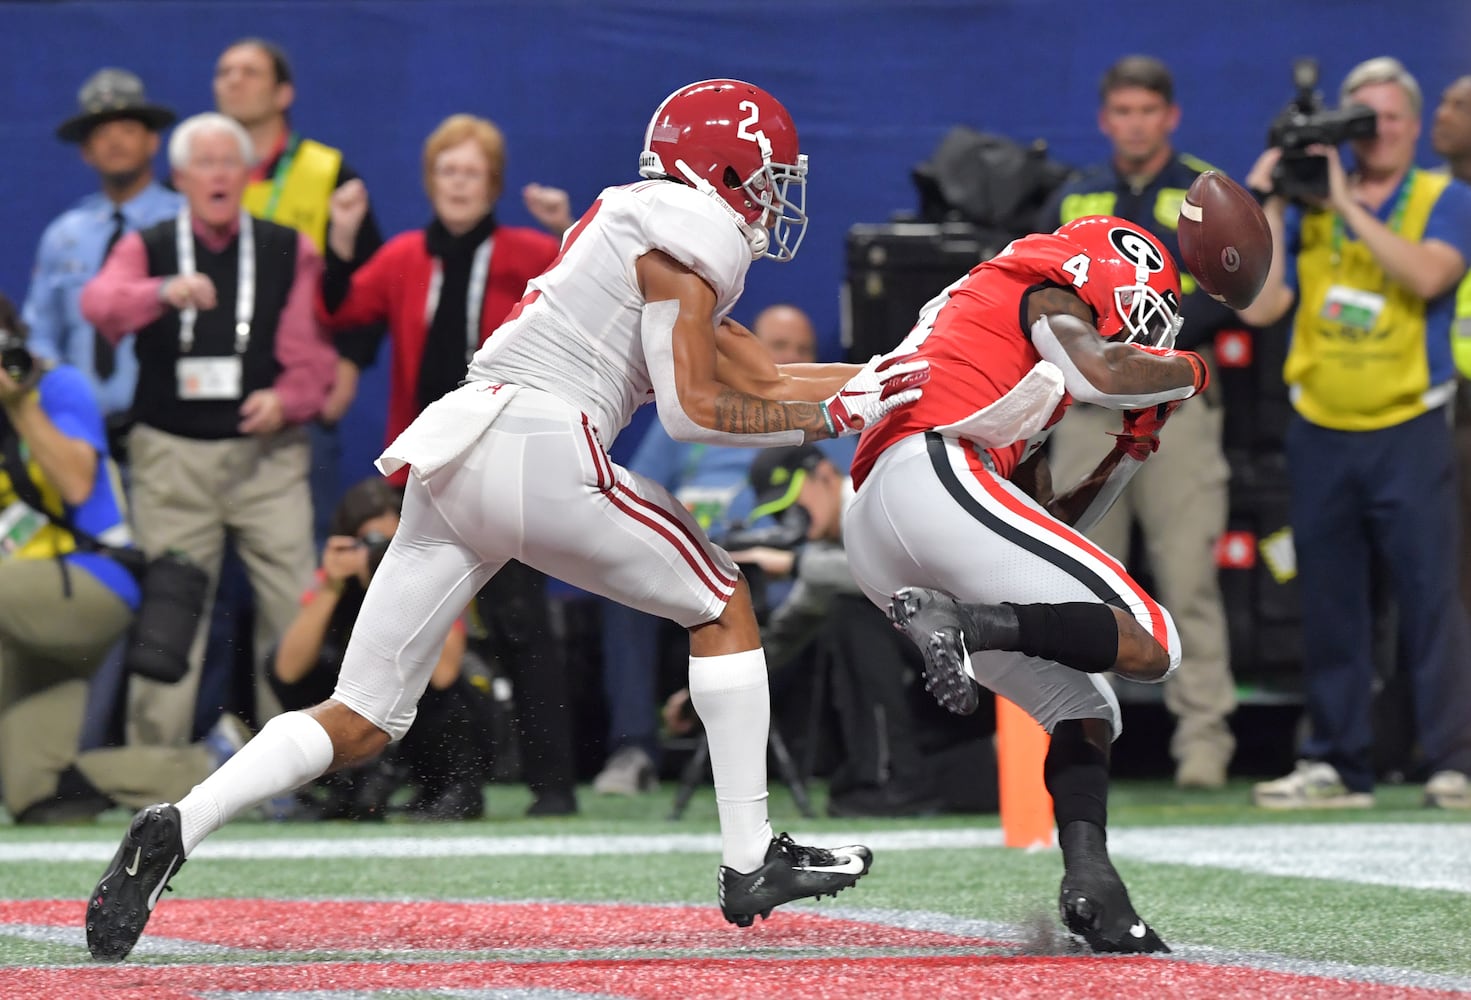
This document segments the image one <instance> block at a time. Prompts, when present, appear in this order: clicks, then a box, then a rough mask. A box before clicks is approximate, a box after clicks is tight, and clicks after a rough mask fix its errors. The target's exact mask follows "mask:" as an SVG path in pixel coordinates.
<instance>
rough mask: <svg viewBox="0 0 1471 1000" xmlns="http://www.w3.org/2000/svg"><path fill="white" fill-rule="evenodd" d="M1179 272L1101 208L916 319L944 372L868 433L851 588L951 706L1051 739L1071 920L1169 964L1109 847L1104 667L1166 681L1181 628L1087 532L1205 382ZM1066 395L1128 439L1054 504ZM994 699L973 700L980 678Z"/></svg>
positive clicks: (1108, 713) (1094, 942) (1108, 704)
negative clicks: (1015, 708)
mask: <svg viewBox="0 0 1471 1000" xmlns="http://www.w3.org/2000/svg"><path fill="white" fill-rule="evenodd" d="M1179 296H1180V288H1179V275H1178V272H1177V271H1176V268H1175V263H1174V261H1173V259H1172V258H1171V256H1170V255H1169V254H1168V253H1167V252H1165V250H1164V248H1163V247H1161V246H1160V244H1159V243H1158V242H1157V241H1156V240H1155V238H1154V237H1153V236H1151V235H1149V234H1148V233H1147V232H1145V231H1144V230H1143V229H1141V228H1139V227H1137V226H1135V225H1133V224H1132V223H1129V222H1126V221H1124V220H1122V219H1117V218H1112V217H1108V216H1089V217H1087V218H1083V219H1078V220H1075V221H1074V222H1071V223H1069V224H1067V225H1066V226H1063V227H1062V228H1061V229H1059V230H1057V231H1056V232H1055V233H1050V234H1042V235H1036V236H1028V237H1026V238H1024V239H1020V240H1017V241H1016V242H1014V243H1012V244H1011V245H1010V246H1009V247H1007V248H1006V249H1005V250H1004V251H1002V253H1001V254H999V255H997V256H996V257H995V258H994V259H992V260H990V261H987V262H985V263H983V264H981V265H979V266H978V267H976V268H975V269H974V270H972V271H971V272H970V273H969V274H968V275H966V276H965V277H964V278H962V279H960V280H959V281H957V282H955V283H954V284H952V285H951V286H950V287H949V288H947V289H945V291H944V292H942V293H941V294H940V295H939V296H937V297H936V298H935V299H934V300H932V301H931V302H930V303H928V304H927V305H926V306H925V307H924V309H923V310H921V313H920V316H919V321H918V323H917V324H916V325H915V327H914V329H913V330H912V331H911V332H910V334H909V336H908V337H907V338H906V341H905V343H904V345H903V346H902V347H901V349H900V351H901V352H902V351H904V350H913V351H915V352H916V355H915V356H916V357H920V358H923V359H925V360H927V361H929V363H930V369H929V371H930V380H929V383H928V384H927V385H926V386H925V393H924V396H923V397H922V398H921V399H920V400H919V402H917V403H915V404H914V405H913V406H911V407H908V408H907V409H905V410H902V411H900V412H897V413H895V414H894V415H893V416H892V417H890V418H889V419H888V420H887V421H885V422H884V423H882V424H878V425H875V426H874V427H873V428H871V429H869V430H868V431H866V432H865V433H864V435H863V437H862V438H861V439H860V441H859V445H858V452H857V455H856V457H855V458H854V463H853V482H854V484H855V486H856V487H857V496H856V497H855V499H854V501H853V503H852V504H851V506H850V507H849V509H848V512H847V514H846V520H845V522H844V523H845V528H844V534H845V537H846V538H847V539H848V558H849V562H850V564H851V566H852V570H853V574H854V576H855V578H856V579H857V580H858V582H859V584H860V585H861V586H862V587H863V589H864V592H865V593H866V594H867V595H868V597H869V599H870V600H872V601H873V602H874V603H875V604H877V605H879V606H880V607H884V608H887V609H889V613H890V617H891V618H892V619H893V620H894V623H895V625H896V626H897V627H898V628H899V629H900V631H903V632H905V633H906V634H908V635H909V636H910V638H912V639H913V640H914V641H915V643H916V644H918V645H919V647H920V649H921V651H922V652H923V653H924V656H925V665H926V669H925V675H926V677H925V683H926V686H927V687H928V688H929V689H930V691H931V692H932V693H933V694H934V695H935V696H936V697H937V698H938V699H939V700H940V702H941V703H942V704H944V705H945V706H946V707H947V708H949V709H950V710H951V711H953V712H957V713H960V714H968V713H969V712H973V711H975V709H976V706H977V704H978V701H979V694H980V691H979V686H984V687H986V688H989V689H991V690H992V691H995V692H996V693H997V694H1000V695H1002V696H1004V697H1006V698H1008V699H1010V700H1011V701H1013V702H1015V703H1016V704H1017V705H1020V706H1021V707H1022V708H1024V709H1026V710H1027V711H1028V712H1030V713H1031V714H1032V716H1033V717H1034V718H1036V719H1037V721H1038V722H1040V723H1041V724H1042V725H1043V726H1044V727H1046V728H1047V730H1048V731H1049V732H1050V733H1051V734H1052V741H1051V747H1050V749H1049V751H1048V754H1047V762H1046V767H1045V770H1044V777H1045V780H1046V784H1047V790H1048V791H1049V792H1050V793H1051V794H1052V800H1053V809H1054V816H1055V819H1056V822H1057V828H1058V839H1059V841H1060V842H1061V845H1062V850H1063V862H1064V868H1065V871H1064V874H1063V879H1062V892H1061V900H1060V904H1059V905H1060V907H1061V911H1062V917H1063V920H1064V922H1065V923H1066V924H1067V926H1068V928H1069V929H1070V930H1072V931H1073V932H1074V933H1076V934H1079V935H1080V936H1082V937H1083V938H1084V939H1085V940H1086V941H1087V942H1088V944H1089V945H1090V946H1091V947H1092V948H1093V949H1094V950H1095V951H1132V952H1149V951H1167V950H1168V949H1167V948H1166V946H1165V944H1164V942H1163V941H1161V940H1160V938H1159V936H1158V935H1157V934H1155V932H1154V931H1153V930H1151V929H1150V928H1149V927H1148V925H1146V924H1145V923H1144V921H1143V920H1141V919H1140V918H1139V916H1138V914H1136V913H1135V912H1134V908H1133V905H1132V904H1131V903H1130V901H1129V895H1128V892H1127V891H1126V890H1125V888H1124V884H1123V881H1122V880H1121V879H1120V878H1119V875H1118V873H1117V872H1116V871H1115V870H1114V867H1113V864H1112V862H1110V860H1109V857H1108V851H1107V848H1106V844H1105V832H1104V831H1105V827H1106V824H1107V800H1108V757H1109V746H1110V744H1111V743H1112V742H1113V740H1114V739H1115V738H1117V736H1118V734H1119V731H1120V728H1121V726H1120V716H1119V705H1118V701H1117V699H1116V698H1115V696H1114V694H1113V690H1112V688H1111V687H1110V685H1109V683H1108V681H1107V680H1106V679H1105V678H1103V677H1102V676H1101V675H1102V674H1103V673H1105V672H1108V671H1113V672H1114V673H1116V674H1118V675H1119V676H1122V677H1125V678H1128V679H1130V680H1134V681H1145V682H1157V681H1160V680H1163V679H1164V678H1165V677H1166V676H1167V675H1168V674H1169V672H1170V671H1171V670H1173V669H1174V668H1175V667H1176V666H1177V665H1178V664H1179V662H1180V641H1179V636H1178V635H1177V634H1176V631H1175V626H1174V623H1173V621H1172V620H1171V619H1170V616H1169V614H1168V613H1167V612H1166V611H1165V609H1164V608H1162V607H1161V606H1160V605H1159V604H1158V603H1157V602H1155V601H1154V600H1153V599H1151V598H1150V596H1149V595H1148V594H1146V593H1145V592H1144V591H1143V589H1142V588H1140V586H1139V585H1138V584H1137V583H1135V582H1134V580H1133V579H1132V578H1131V577H1130V576H1129V574H1128V573H1127V571H1126V570H1125V569H1124V567H1123V566H1122V565H1121V564H1120V563H1118V562H1117V561H1116V560H1114V559H1113V558H1111V557H1110V556H1109V555H1108V554H1106V553H1105V552H1103V551H1102V550H1101V549H1099V548H1098V547H1096V546H1094V545H1093V544H1091V543H1090V542H1089V541H1088V540H1087V539H1086V538H1085V537H1084V536H1083V534H1082V531H1083V530H1085V528H1086V526H1087V525H1088V524H1090V523H1092V521H1093V520H1095V519H1096V518H1097V517H1099V516H1101V515H1102V513H1103V512H1104V511H1105V510H1106V509H1107V507H1108V505H1109V504H1110V503H1111V502H1112V499H1113V498H1114V497H1116V496H1117V495H1118V491H1119V490H1120V489H1121V488H1122V485H1123V484H1124V483H1125V482H1127V480H1128V477H1129V476H1130V475H1132V473H1133V471H1134V470H1136V469H1137V468H1138V467H1139V463H1141V462H1143V461H1144V460H1145V459H1146V458H1148V457H1149V455H1150V453H1151V452H1152V451H1153V450H1154V449H1155V448H1157V447H1158V438H1157V436H1156V435H1157V432H1158V430H1159V427H1160V425H1161V424H1162V423H1163V422H1164V420H1165V418H1166V417H1167V416H1168V415H1169V413H1170V412H1171V411H1172V410H1173V409H1174V408H1175V407H1177V406H1178V405H1179V404H1180V402H1181V401H1183V400H1185V399H1188V398H1189V397H1190V396H1193V395H1195V394H1196V393H1198V392H1200V391H1201V390H1202V389H1203V388H1204V387H1205V383H1206V379H1207V375H1206V368H1205V365H1204V363H1203V362H1202V361H1201V359H1200V358H1199V356H1197V355H1194V354H1191V353H1189V352H1186V351H1173V350H1170V347H1171V345H1172V344H1173V343H1174V338H1175V334H1176V333H1177V332H1178V330H1179V326H1180V316H1179V305H1178V304H1179ZM1073 400H1086V401H1087V402H1090V403H1096V404H1099V405H1102V406H1106V407H1109V408H1112V409H1115V410H1119V411H1120V412H1121V413H1122V421H1121V427H1120V430H1119V432H1118V434H1117V435H1116V437H1115V443H1114V446H1113V447H1112V448H1111V449H1110V450H1109V452H1108V454H1107V455H1106V456H1105V457H1104V458H1103V460H1102V462H1101V463H1100V464H1099V465H1098V467H1097V469H1096V470H1095V471H1094V472H1093V473H1092V474H1091V475H1089V476H1088V477H1087V478H1086V479H1085V480H1084V481H1083V482H1082V483H1080V484H1078V485H1077V487H1075V488H1074V489H1072V490H1071V491H1069V492H1067V493H1065V494H1063V495H1061V496H1054V495H1053V493H1052V488H1051V482H1050V477H1049V475H1048V472H1047V466H1046V462H1045V460H1044V458H1043V454H1042V451H1041V447H1040V446H1041V444H1042V443H1043V441H1044V440H1045V438H1046V436H1047V434H1048V433H1049V428H1050V427H1051V426H1052V425H1053V424H1055V423H1056V422H1057V421H1058V420H1059V419H1061V418H1062V416H1063V413H1064V412H1065V411H1066V410H1067V407H1068V406H1069V404H1070V403H1071V402H1072V401H1073ZM978 685H979V686H978Z"/></svg>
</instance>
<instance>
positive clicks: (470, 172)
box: [434, 165, 490, 181]
mask: <svg viewBox="0 0 1471 1000" xmlns="http://www.w3.org/2000/svg"><path fill="white" fill-rule="evenodd" d="M489 176H490V171H488V170H485V169H483V168H481V167H459V166H454V165H436V166H435V168H434V178H435V180H441V181H452V180H456V179H459V178H463V179H465V180H467V181H483V180H485V179H486V178H487V177H489Z"/></svg>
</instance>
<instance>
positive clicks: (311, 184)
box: [245, 133, 342, 253]
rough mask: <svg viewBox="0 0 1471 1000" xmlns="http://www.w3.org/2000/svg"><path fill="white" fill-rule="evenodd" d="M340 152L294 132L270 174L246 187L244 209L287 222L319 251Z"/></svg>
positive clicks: (323, 246) (324, 239) (323, 244)
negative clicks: (300, 136)
mask: <svg viewBox="0 0 1471 1000" xmlns="http://www.w3.org/2000/svg"><path fill="white" fill-rule="evenodd" d="M341 169H342V153H341V151H340V150H336V149H333V148H332V147H331V146H324V145H322V144H321V143H319V142H313V141H312V140H310V139H302V138H299V137H298V136H296V135H295V134H294V133H293V135H292V136H291V138H290V139H289V140H288V141H287V143H286V150H285V151H284V152H283V153H282V154H281V159H280V160H279V161H277V163H276V169H275V171H274V173H273V174H272V176H270V177H267V178H266V179H265V180H260V181H255V182H253V183H252V184H250V186H248V187H247V188H246V189H245V210H246V211H247V212H249V213H250V214H251V215H253V216H255V217H256V218H257V219H268V220H269V221H271V222H277V223H280V224H281V225H283V226H290V227H291V228H292V229H295V230H296V231H297V232H299V233H302V234H303V235H304V236H306V237H307V238H308V239H310V240H311V241H312V243H314V244H315V245H316V247H317V252H318V253H321V252H323V251H324V250H325V249H326V246H327V220H328V217H329V203H330V201H331V199H332V192H333V190H335V189H336V186H337V175H338V173H339V172H340V171H341Z"/></svg>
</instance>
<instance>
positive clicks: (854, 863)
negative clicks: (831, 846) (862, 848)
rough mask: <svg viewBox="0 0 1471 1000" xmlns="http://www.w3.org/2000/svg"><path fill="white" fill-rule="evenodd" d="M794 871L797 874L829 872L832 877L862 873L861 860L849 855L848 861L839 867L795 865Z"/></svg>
mask: <svg viewBox="0 0 1471 1000" xmlns="http://www.w3.org/2000/svg"><path fill="white" fill-rule="evenodd" d="M794 870H795V871H799V872H831V873H832V874H834V875H857V874H859V873H860V872H862V871H863V859H862V858H859V857H854V856H853V855H849V856H848V860H847V861H844V862H843V863H842V864H840V865H828V866H826V867H818V866H804V865H796V866H794Z"/></svg>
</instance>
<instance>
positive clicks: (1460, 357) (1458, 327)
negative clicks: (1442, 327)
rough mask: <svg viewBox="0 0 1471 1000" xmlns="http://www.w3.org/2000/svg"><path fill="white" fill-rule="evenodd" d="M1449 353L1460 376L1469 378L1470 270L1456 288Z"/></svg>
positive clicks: (1470, 377)
mask: <svg viewBox="0 0 1471 1000" xmlns="http://www.w3.org/2000/svg"><path fill="white" fill-rule="evenodd" d="M1451 353H1452V354H1453V355H1454V356H1455V359H1456V371H1458V372H1460V373H1461V377H1462V378H1465V379H1471V271H1467V272H1466V277H1464V278H1462V279H1461V284H1460V287H1459V288H1457V289H1456V318H1455V319H1454V320H1453V321H1452V322H1451Z"/></svg>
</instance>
